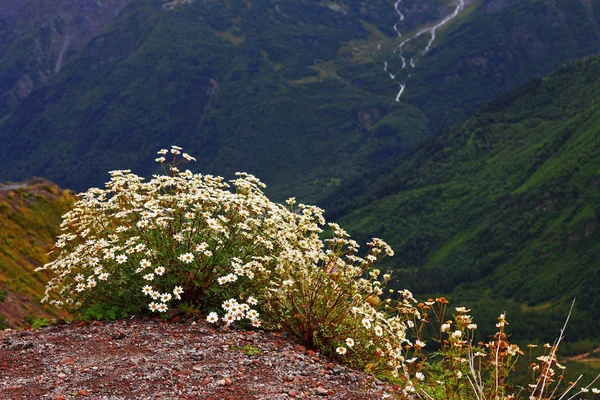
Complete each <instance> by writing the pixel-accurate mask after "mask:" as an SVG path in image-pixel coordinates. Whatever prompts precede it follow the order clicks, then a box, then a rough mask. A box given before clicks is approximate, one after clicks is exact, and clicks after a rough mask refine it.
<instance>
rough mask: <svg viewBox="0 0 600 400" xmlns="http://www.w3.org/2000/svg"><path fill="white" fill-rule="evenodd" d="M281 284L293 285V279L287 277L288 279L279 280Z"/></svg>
mask: <svg viewBox="0 0 600 400" xmlns="http://www.w3.org/2000/svg"><path fill="white" fill-rule="evenodd" d="M281 284H282V285H283V286H287V287H290V286H293V285H294V281H293V280H291V279H288V280H285V281H283V282H281Z"/></svg>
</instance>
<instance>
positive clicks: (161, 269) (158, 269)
mask: <svg viewBox="0 0 600 400" xmlns="http://www.w3.org/2000/svg"><path fill="white" fill-rule="evenodd" d="M154 273H155V274H156V275H158V276H161V275H163V274H164V273H165V267H156V268H154Z"/></svg>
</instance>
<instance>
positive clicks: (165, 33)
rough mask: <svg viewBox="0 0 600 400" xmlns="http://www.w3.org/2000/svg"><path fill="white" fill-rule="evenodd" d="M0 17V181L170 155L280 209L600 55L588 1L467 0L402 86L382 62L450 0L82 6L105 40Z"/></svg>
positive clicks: (99, 175)
mask: <svg viewBox="0 0 600 400" xmlns="http://www.w3.org/2000/svg"><path fill="white" fill-rule="evenodd" d="M3 3H8V6H7V7H4V8H3V9H2V10H3V11H0V24H3V26H7V27H10V29H6V30H1V29H0V32H2V33H1V34H0V51H1V52H2V54H6V55H8V56H7V57H0V72H1V73H0V76H1V77H2V78H1V81H2V84H1V85H0V89H1V90H2V93H3V95H4V97H5V98H6V99H8V100H6V99H5V101H4V102H0V141H1V142H2V143H3V145H2V146H1V147H0V157H2V159H3V160H4V161H5V166H4V168H3V169H2V171H1V172H0V178H2V179H10V180H18V179H25V178H27V177H29V176H32V175H36V176H44V177H47V178H48V179H51V180H53V181H55V182H57V183H58V184H59V185H60V186H61V187H69V188H73V189H76V190H83V189H85V188H87V187H89V186H97V185H101V184H102V183H103V182H104V181H105V180H106V172H105V171H107V170H111V169H117V168H123V167H133V168H134V169H135V171H136V172H138V173H140V174H150V173H152V172H153V171H154V170H153V169H152V168H153V167H152V164H153V161H152V157H148V156H147V155H148V154H151V153H152V152H153V151H155V150H156V149H158V148H159V147H164V146H168V145H170V144H173V143H175V144H178V145H180V146H183V147H185V148H186V150H188V151H189V152H190V153H193V154H195V155H196V156H198V157H197V158H198V160H199V161H198V165H197V166H196V168H198V169H199V170H201V171H203V172H206V173H217V174H220V175H224V176H231V175H232V173H233V172H234V171H236V170H246V171H248V172H252V173H254V174H256V175H257V176H259V177H260V178H261V179H262V180H264V181H265V182H266V183H267V184H268V185H269V193H270V195H271V196H273V197H274V198H277V199H284V198H286V197H288V196H292V195H294V196H297V197H299V198H300V199H302V200H304V201H311V202H314V201H317V200H318V199H320V198H322V197H324V196H325V195H326V194H327V193H330V192H332V191H334V190H335V189H336V188H337V187H338V186H339V185H343V184H346V182H350V181H352V179H354V178H356V177H357V176H359V174H360V173H362V172H364V171H365V170H367V169H369V168H372V167H377V166H380V165H385V164H386V163H389V162H391V161H392V160H393V159H395V158H402V157H403V156H404V155H406V154H408V153H409V152H410V151H412V149H414V147H415V146H416V144H417V143H419V142H421V141H422V140H423V139H425V138H427V137H429V136H430V135H432V134H433V133H437V132H439V131H441V130H443V129H447V128H449V127H450V125H451V124H452V123H454V122H455V121H456V120H459V119H461V118H463V117H465V116H466V115H469V114H470V113H472V112H473V111H474V110H475V109H476V108H477V107H479V106H480V105H481V104H483V103H484V102H486V101H488V100H490V99H492V98H493V97H495V96H496V95H498V94H500V93H501V92H503V91H506V90H508V89H511V88H514V87H515V86H517V85H518V84H521V83H523V82H525V81H526V80H527V79H530V78H531V77H534V76H540V75H541V74H543V73H546V72H547V71H550V70H552V69H554V68H556V67H557V66H558V65H560V64H561V63H563V62H564V61H565V60H568V59H571V58H573V57H580V56H581V55H585V54H589V53H592V52H595V51H597V50H598V43H599V41H598V31H599V28H598V23H597V22H598V18H597V12H596V11H597V9H598V5H597V4H598V1H587V0H586V1H584V0H553V1H539V0H537V1H533V0H531V1H519V2H516V1H508V0H478V1H470V2H469V1H467V7H466V8H465V9H464V10H463V11H462V12H461V13H460V14H459V15H458V16H457V18H456V19H455V20H453V21H452V22H451V23H449V24H448V25H445V26H444V27H442V28H440V29H438V30H437V34H436V40H435V42H434V43H433V47H432V48H431V51H430V52H428V53H426V54H424V55H422V56H419V57H418V61H417V62H416V64H415V68H413V69H411V70H410V73H411V74H412V76H410V77H408V75H407V74H408V73H409V71H408V70H399V62H400V58H399V56H398V54H394V53H393V49H394V48H395V47H397V46H398V45H399V44H400V43H401V42H402V41H403V40H405V39H406V38H408V37H411V35H415V34H417V33H418V32H419V31H420V30H422V29H425V28H428V27H431V26H433V24H434V23H437V22H439V21H440V20H442V19H443V18H444V17H446V16H447V15H449V14H450V13H451V12H452V11H453V10H454V9H455V7H456V4H458V2H456V1H453V0H435V1H434V0H432V1H429V2H427V3H423V2H422V1H417V0H405V1H402V2H401V3H399V9H400V10H401V11H402V13H403V14H404V15H405V19H404V20H403V21H399V15H398V14H397V13H396V10H395V8H394V4H395V2H394V1H392V0H377V1H365V0H338V1H324V2H310V1H305V0H290V1H286V2H279V1H275V0H245V1H243V0H223V1H219V0H215V1H207V0H195V1H168V2H164V1H155V0H153V1H150V0H131V1H125V0H113V1H111V2H99V1H98V0H86V1H85V2H83V3H82V4H84V5H85V7H83V6H82V8H81V9H82V10H83V11H81V12H82V13H83V14H84V16H85V17H86V18H87V19H85V18H84V20H85V21H88V22H89V21H94V20H95V19H94V18H95V17H94V16H99V17H98V18H100V16H101V17H102V21H103V22H102V24H100V23H99V26H100V28H101V29H100V28H98V26H94V27H93V28H94V29H92V27H90V26H89V24H88V25H86V23H80V24H79V25H78V24H76V23H75V22H72V23H71V22H69V21H71V20H73V18H72V17H73V15H74V14H73V13H74V11H73V10H74V9H76V8H74V7H71V6H70V2H69V0H61V1H60V2H58V3H56V4H59V5H57V6H56V7H63V8H61V11H60V12H57V11H56V10H52V12H50V11H46V9H45V8H43V7H42V6H41V5H39V4H38V3H39V2H36V1H33V0H30V1H29V2H26V3H27V4H29V6H28V7H25V6H23V8H21V9H19V8H18V7H17V8H15V4H17V3H15V2H13V1H12V0H0V5H3ZM11 4H12V6H11ZM24 4H25V3H24ZM32 4H33V5H32ZM53 4H54V3H53ZM4 5H6V4H4ZM34 5H35V6H34ZM11 7H12V8H11ZM6 10H9V11H10V10H12V14H10V13H9V14H10V15H13V17H7V18H8V19H6V18H5V19H2V18H4V17H3V15H4V14H3V13H7V12H8V11H6ZM22 10H28V11H27V13H25V14H24V15H25V16H27V18H26V17H22V16H21V14H19V13H23V12H24V11H22ZM65 10H66V11H65ZM14 15H17V17H14ZM114 15H117V16H116V17H115V16H114ZM34 17H35V18H34ZM44 18H45V19H44ZM2 21H8V22H2ZM32 21H33V22H32ZM581 21H586V22H585V23H581ZM395 24H396V27H397V29H398V30H399V31H400V32H402V34H403V36H402V37H398V35H397V33H396V31H395V30H394V25H395ZM98 29H99V30H98ZM15 32H16V33H15ZM20 32H21V33H20ZM23 32H27V33H23ZM19 35H20V36H19ZM69 37H78V38H81V39H80V41H79V42H77V43H75V42H74V44H73V45H72V46H71V45H69V46H68V48H67V50H66V51H62V49H63V48H64V46H65V43H67V44H69V43H71V42H70V41H69V40H67V39H68V38H69ZM428 40H429V35H427V34H424V35H422V36H420V37H419V38H418V39H415V40H413V41H411V42H410V43H409V44H408V45H406V46H405V53H404V54H405V55H406V56H407V57H408V56H411V55H413V56H414V55H417V54H419V51H421V50H422V49H423V47H424V44H426V42H427V41H428ZM379 48H380V49H379ZM31 49H34V50H35V51H37V52H33V53H32V51H33V50H31ZM39 49H42V50H43V51H42V50H39ZM378 49H379V50H378ZM30 50H31V51H30ZM63 53H64V54H63ZM31 54H34V55H35V57H34V56H32V55H31ZM60 54H63V56H64V57H63V59H62V62H61V63H60V68H59V69H58V70H57V69H56V65H58V64H57V57H58V55H60ZM384 61H385V62H387V63H388V64H389V69H388V70H389V71H390V72H392V71H393V72H394V73H396V74H397V76H398V77H397V78H396V81H393V80H391V79H390V77H389V76H388V74H387V73H386V72H384V71H383V64H384ZM24 70H25V71H29V72H31V71H33V72H31V73H29V72H28V73H23V71H24ZM30 70H31V71H30ZM48 71H50V72H48ZM53 71H54V72H53ZM36 77H37V78H36ZM401 78H402V79H406V84H407V87H406V91H405V93H404V95H403V96H402V98H401V101H400V102H396V101H395V99H396V95H397V93H398V85H399V82H400V80H399V79H401ZM15 85H16V86H15ZM23 85H24V88H25V89H27V90H25V91H24V92H23V91H19V90H17V91H15V88H17V89H19V88H20V89H23ZM29 90H32V91H31V92H30V93H29Z"/></svg>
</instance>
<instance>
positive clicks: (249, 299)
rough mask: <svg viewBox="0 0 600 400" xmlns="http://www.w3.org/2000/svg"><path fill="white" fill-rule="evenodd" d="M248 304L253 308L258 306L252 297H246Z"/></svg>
mask: <svg viewBox="0 0 600 400" xmlns="http://www.w3.org/2000/svg"><path fill="white" fill-rule="evenodd" d="M248 304H250V305H253V306H255V305H257V304H258V300H256V299H255V298H254V297H252V296H250V297H248Z"/></svg>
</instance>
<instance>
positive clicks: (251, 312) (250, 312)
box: [246, 310, 258, 320]
mask: <svg viewBox="0 0 600 400" xmlns="http://www.w3.org/2000/svg"><path fill="white" fill-rule="evenodd" d="M246 317H248V319H250V320H252V319H257V318H258V312H257V311H256V310H248V312H246Z"/></svg>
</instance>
